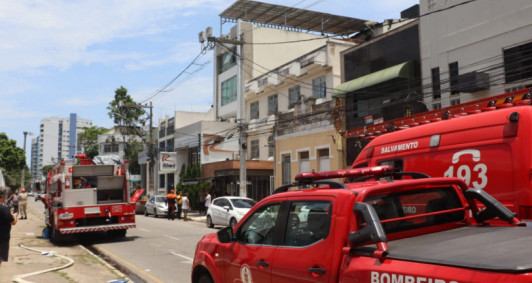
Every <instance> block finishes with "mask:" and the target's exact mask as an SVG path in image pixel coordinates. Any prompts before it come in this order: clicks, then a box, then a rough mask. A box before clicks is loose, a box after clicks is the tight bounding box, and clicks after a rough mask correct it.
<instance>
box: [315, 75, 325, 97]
mask: <svg viewBox="0 0 532 283" xmlns="http://www.w3.org/2000/svg"><path fill="white" fill-rule="evenodd" d="M312 95H313V96H314V97H316V98H324V97H326V96H327V83H326V82H325V76H323V77H319V78H317V79H313V80H312Z"/></svg>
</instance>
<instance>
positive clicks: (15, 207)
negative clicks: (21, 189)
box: [7, 190, 20, 213]
mask: <svg viewBox="0 0 532 283" xmlns="http://www.w3.org/2000/svg"><path fill="white" fill-rule="evenodd" d="M19 200H20V199H19V196H18V190H15V192H14V193H13V194H12V195H10V196H9V199H8V200H7V201H8V202H10V203H11V205H12V206H13V213H18V203H19Z"/></svg>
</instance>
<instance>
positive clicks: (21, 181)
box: [20, 131, 33, 188]
mask: <svg viewBox="0 0 532 283" xmlns="http://www.w3.org/2000/svg"><path fill="white" fill-rule="evenodd" d="M22 133H23V134H24V145H23V148H24V160H25V159H26V136H28V135H30V136H32V135H33V133H32V132H26V131H24V132H22ZM25 171H26V165H24V167H22V176H21V177H20V187H21V188H24V173H25Z"/></svg>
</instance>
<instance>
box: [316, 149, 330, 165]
mask: <svg viewBox="0 0 532 283" xmlns="http://www.w3.org/2000/svg"><path fill="white" fill-rule="evenodd" d="M330 163H331V162H330V159H329V149H328V148H324V149H318V167H319V168H318V170H319V171H329V170H331V166H330Z"/></svg>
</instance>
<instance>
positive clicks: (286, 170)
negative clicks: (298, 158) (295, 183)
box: [281, 154, 292, 185]
mask: <svg viewBox="0 0 532 283" xmlns="http://www.w3.org/2000/svg"><path fill="white" fill-rule="evenodd" d="M281 160H282V161H281V167H282V180H283V181H282V182H283V185H286V184H290V183H291V182H292V176H291V172H290V171H291V170H290V165H291V161H290V154H286V155H283V156H282V157H281Z"/></svg>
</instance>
